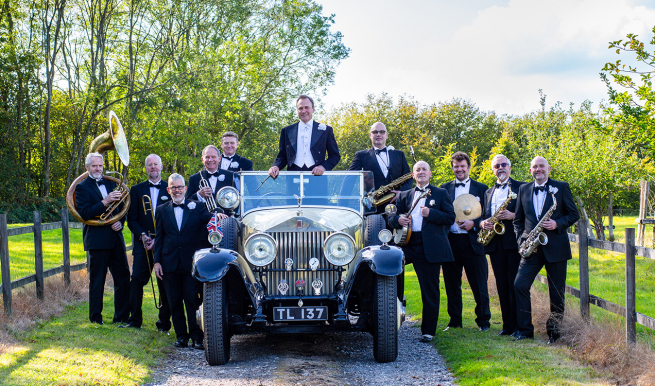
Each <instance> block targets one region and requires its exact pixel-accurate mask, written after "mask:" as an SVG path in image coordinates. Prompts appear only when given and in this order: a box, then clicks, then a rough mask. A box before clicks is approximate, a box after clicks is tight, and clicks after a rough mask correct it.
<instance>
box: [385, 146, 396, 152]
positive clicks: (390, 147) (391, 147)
mask: <svg viewBox="0 0 655 386" xmlns="http://www.w3.org/2000/svg"><path fill="white" fill-rule="evenodd" d="M387 149H388V150H389V151H391V150H396V148H395V147H393V146H391V145H389V146H387Z"/></svg>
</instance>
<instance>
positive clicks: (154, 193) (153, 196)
mask: <svg viewBox="0 0 655 386" xmlns="http://www.w3.org/2000/svg"><path fill="white" fill-rule="evenodd" d="M148 182H150V183H152V184H159V183H161V179H159V181H156V182H155V181H153V180H150V179H149V180H148ZM150 200H151V201H152V215H153V216H154V215H155V214H156V211H157V201H158V200H159V189H157V188H155V187H154V186H151V187H150Z"/></svg>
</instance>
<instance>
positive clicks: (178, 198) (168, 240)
mask: <svg viewBox="0 0 655 386" xmlns="http://www.w3.org/2000/svg"><path fill="white" fill-rule="evenodd" d="M167 190H168V193H169V194H170V195H171V200H170V201H168V202H167V203H165V204H163V205H160V206H159V207H158V208H157V213H156V214H155V222H156V224H157V234H156V235H155V247H154V249H155V268H154V269H155V273H156V274H157V277H158V278H159V279H161V280H163V282H164V286H165V287H166V294H167V295H168V303H169V304H170V308H171V316H172V319H173V328H174V329H175V336H176V339H177V341H176V342H175V347H187V346H188V344H189V339H191V340H192V347H193V348H197V349H199V350H204V345H203V342H202V341H203V335H202V330H201V329H200V327H199V326H198V324H197V323H196V310H197V309H198V307H199V306H200V304H199V303H198V300H199V299H198V292H199V287H200V282H198V280H196V279H195V278H194V277H193V276H192V275H191V266H192V263H193V255H194V254H195V252H196V251H197V250H198V249H201V248H202V244H203V242H205V241H206V240H207V223H208V222H209V221H210V220H211V218H212V214H211V213H210V212H208V211H207V208H206V207H205V205H203V204H201V203H199V202H198V201H194V200H191V199H189V198H187V199H185V198H184V193H185V192H186V190H187V189H186V186H185V184H184V177H182V176H181V175H179V174H177V173H173V174H171V175H170V176H169V177H168V188H167ZM220 210H221V209H220V208H218V211H220ZM216 216H217V217H218V218H219V219H222V218H225V217H227V216H226V215H225V214H223V213H221V212H219V213H218V214H217V215H216ZM185 310H186V322H185V315H184V314H185ZM187 323H188V327H189V329H188V331H187Z"/></svg>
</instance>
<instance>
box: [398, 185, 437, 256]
mask: <svg viewBox="0 0 655 386" xmlns="http://www.w3.org/2000/svg"><path fill="white" fill-rule="evenodd" d="M429 194H430V189H426V190H425V192H423V193H421V195H420V196H418V198H417V199H416V201H414V204H413V205H412V208H411V209H410V210H409V212H407V214H406V216H407V218H409V224H407V225H406V226H404V227H402V229H394V231H393V241H394V242H395V243H396V245H398V246H400V247H404V246H406V245H407V244H408V243H409V238H410V237H411V236H412V216H411V215H412V211H413V210H414V208H415V207H416V205H417V204H418V202H419V201H421V199H422V198H425V197H427V196H428V195H429Z"/></svg>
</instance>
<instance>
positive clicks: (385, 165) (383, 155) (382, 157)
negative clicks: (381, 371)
mask: <svg viewBox="0 0 655 386" xmlns="http://www.w3.org/2000/svg"><path fill="white" fill-rule="evenodd" d="M376 150H378V149H377V148H375V147H374V148H373V151H376ZM375 159H376V160H377V161H378V165H380V170H382V174H384V177H385V178H386V177H387V175H388V174H389V168H390V167H391V164H390V161H389V148H385V151H381V152H380V154H376V155H375Z"/></svg>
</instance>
